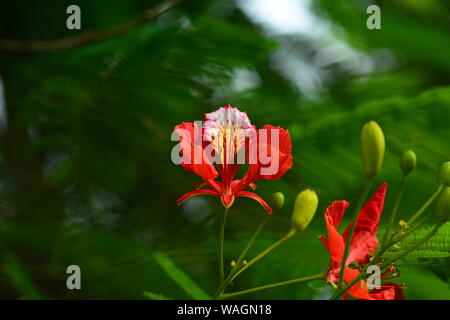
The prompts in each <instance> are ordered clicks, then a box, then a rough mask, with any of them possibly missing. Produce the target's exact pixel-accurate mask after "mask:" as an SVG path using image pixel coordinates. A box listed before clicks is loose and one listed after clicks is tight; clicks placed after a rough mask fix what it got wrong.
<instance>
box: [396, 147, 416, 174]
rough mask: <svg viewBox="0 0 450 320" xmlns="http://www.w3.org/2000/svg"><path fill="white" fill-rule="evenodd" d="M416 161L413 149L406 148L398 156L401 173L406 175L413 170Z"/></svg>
mask: <svg viewBox="0 0 450 320" xmlns="http://www.w3.org/2000/svg"><path fill="white" fill-rule="evenodd" d="M416 163H417V157H416V154H415V153H414V151H412V150H406V151H405V152H403V154H402V156H401V157H400V169H402V172H403V174H404V175H405V176H406V175H408V174H410V173H411V171H413V170H414V168H415V167H416Z"/></svg>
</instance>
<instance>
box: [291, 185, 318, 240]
mask: <svg viewBox="0 0 450 320" xmlns="http://www.w3.org/2000/svg"><path fill="white" fill-rule="evenodd" d="M318 204H319V198H318V197H317V194H316V193H315V192H314V191H312V190H310V189H307V190H303V191H302V192H300V193H299V194H298V195H297V198H296V199H295V203H294V209H293V210H292V227H293V229H295V231H297V232H298V231H303V230H305V229H306V227H307V226H308V225H309V223H310V222H311V220H312V218H313V217H314V214H315V213H316V210H317V205H318Z"/></svg>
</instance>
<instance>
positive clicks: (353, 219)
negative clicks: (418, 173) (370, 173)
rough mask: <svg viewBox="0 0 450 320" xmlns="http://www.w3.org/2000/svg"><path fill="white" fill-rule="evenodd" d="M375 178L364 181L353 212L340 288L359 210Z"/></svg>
mask: <svg viewBox="0 0 450 320" xmlns="http://www.w3.org/2000/svg"><path fill="white" fill-rule="evenodd" d="M373 179H374V177H370V178H366V180H365V182H364V189H363V192H362V193H361V196H360V197H359V200H358V203H357V205H356V207H355V211H354V212H353V216H352V221H351V226H350V231H349V233H348V237H347V241H346V243H345V250H344V256H343V258H342V263H341V271H340V273H339V280H338V287H339V288H341V286H342V281H343V278H344V270H345V265H346V262H347V258H348V255H349V253H350V244H351V243H352V238H353V231H354V230H355V226H356V220H357V219H358V215H359V212H360V211H361V209H362V207H363V204H364V202H365V201H366V198H367V195H368V194H369V191H370V187H371V186H372V183H373Z"/></svg>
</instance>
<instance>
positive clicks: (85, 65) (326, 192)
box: [0, 0, 450, 299]
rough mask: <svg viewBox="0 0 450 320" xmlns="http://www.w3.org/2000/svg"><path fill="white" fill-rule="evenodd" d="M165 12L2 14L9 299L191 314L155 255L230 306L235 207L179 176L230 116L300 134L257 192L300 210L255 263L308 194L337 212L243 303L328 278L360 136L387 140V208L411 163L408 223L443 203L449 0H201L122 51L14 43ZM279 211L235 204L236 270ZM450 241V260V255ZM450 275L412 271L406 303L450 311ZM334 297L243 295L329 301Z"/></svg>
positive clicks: (267, 236)
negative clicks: (76, 271)
mask: <svg viewBox="0 0 450 320" xmlns="http://www.w3.org/2000/svg"><path fill="white" fill-rule="evenodd" d="M159 3H160V2H157V1H153V0H146V1H143V0H127V1H103V0H97V1H90V0H77V1H72V0H71V1H66V0H61V1H58V2H56V1H50V0H49V1H43V0H39V1H37V0H32V1H24V0H19V1H17V0H15V1H12V0H11V1H10V0H2V1H1V2H0V48H1V51H0V77H1V80H0V129H1V135H0V142H1V150H0V288H1V289H0V298H4V299H26V298H28V299H29V298H32V299H34V298H56V299H144V298H145V297H144V296H143V292H144V291H148V290H149V291H152V292H156V293H161V294H164V295H165V296H168V297H171V298H175V299H183V298H189V296H187V295H186V293H185V292H183V291H182V290H181V289H180V288H179V287H178V286H177V285H176V284H175V283H174V281H173V280H172V279H170V277H168V276H167V274H166V273H165V272H164V271H163V269H162V268H161V266H160V265H159V264H158V263H157V262H156V261H155V259H154V256H153V255H154V253H155V252H157V251H158V252H164V253H165V254H166V255H168V256H169V257H170V258H171V259H172V260H173V261H174V262H175V263H176V264H177V266H178V267H179V268H180V269H182V270H184V272H186V273H187V274H188V275H189V276H190V277H191V278H192V279H193V280H194V281H196V282H197V283H198V285H199V286H200V287H202V288H203V289H204V290H205V291H206V292H208V293H212V292H214V290H215V289H216V287H217V263H218V257H217V252H218V249H217V248H218V240H217V238H218V217H219V213H220V212H221V211H222V210H223V208H222V207H221V205H220V202H219V201H218V200H217V199H213V198H208V197H198V198H195V199H192V200H190V201H188V202H187V203H186V204H185V205H182V206H179V207H178V206H176V204H175V200H176V199H177V198H178V197H179V196H180V195H182V194H184V193H185V192H187V191H190V190H192V188H193V186H194V185H195V184H197V183H199V182H200V181H199V178H198V177H197V176H195V175H194V174H192V173H190V172H186V171H184V170H182V169H181V168H180V167H179V166H176V165H174V164H173V163H172V162H171V160H170V152H171V150H172V148H173V146H174V145H175V144H176V143H175V142H172V141H171V140H170V135H171V133H172V130H173V127H174V126H175V125H177V124H179V123H181V122H183V121H193V120H202V117H203V113H205V112H211V111H214V110H216V109H217V108H218V107H220V106H224V105H226V104H231V105H233V106H236V107H238V108H239V109H241V110H243V111H247V113H248V115H249V117H250V119H251V120H252V122H253V124H255V125H256V126H257V127H260V126H262V125H264V124H266V123H269V124H272V125H279V126H282V127H284V128H287V129H289V130H290V133H291V137H292V140H293V152H294V167H293V169H292V170H290V171H289V172H288V173H287V174H286V175H285V176H284V177H283V178H282V179H281V180H280V181H276V182H273V181H261V182H260V183H259V187H258V193H259V194H261V195H262V196H264V197H268V196H269V195H270V194H272V193H273V192H276V191H282V192H283V193H284V194H285V195H286V199H287V201H286V204H285V206H284V208H283V209H282V210H281V211H280V212H278V213H277V214H276V215H275V216H274V217H273V218H272V220H271V221H270V223H269V224H268V225H267V227H266V228H265V229H264V232H263V233H262V234H261V236H260V238H258V240H257V243H256V244H255V246H254V248H253V249H252V250H251V252H250V257H251V256H253V255H255V254H256V253H258V252H259V251H261V250H262V249H264V248H265V247H266V246H268V245H269V244H271V243H272V242H273V241H275V240H277V239H278V238H279V237H281V236H282V235H283V234H284V233H285V232H286V231H287V230H288V229H289V227H290V222H289V221H290V215H291V209H292V204H293V200H294V198H295V196H296V194H297V193H298V192H299V191H301V190H303V189H304V188H312V189H314V190H315V191H316V192H317V193H318V195H319V198H320V205H319V210H318V213H317V215H316V217H315V219H314V220H313V223H312V224H311V225H310V227H309V228H308V229H307V230H306V231H305V232H304V233H303V234H301V235H298V236H297V237H296V238H294V239H293V240H291V241H290V242H288V243H286V244H285V245H284V246H283V247H281V248H280V249H278V250H277V251H276V252H273V254H271V255H270V256H268V257H267V258H265V259H264V260H262V261H261V262H259V263H258V264H256V265H255V266H254V267H252V268H251V269H249V271H248V272H246V273H244V274H242V276H241V277H240V278H239V280H238V281H236V283H235V284H234V288H233V290H236V289H241V288H250V287H253V286H258V285H263V284H268V283H271V282H276V281H282V280H288V279H291V278H296V277H301V276H307V275H311V274H316V273H319V272H321V271H322V270H325V269H326V268H327V266H328V260H329V258H328V254H327V252H326V250H325V249H324V248H323V247H322V245H321V243H320V242H319V240H318V235H320V234H324V233H325V224H324V221H323V211H324V209H325V207H326V206H327V205H329V204H330V203H331V201H333V200H337V199H346V200H348V201H350V202H351V203H355V201H356V199H357V197H358V195H359V192H360V189H361V187H362V175H361V170H360V162H359V132H360V129H361V127H362V125H363V124H364V123H365V122H366V121H368V120H376V121H377V122H378V123H379V124H380V125H381V126H382V128H383V129H384V132H385V135H386V143H387V151H386V157H385V164H384V167H383V170H382V172H381V174H380V175H379V176H378V177H377V181H376V185H379V184H381V183H382V182H384V181H387V182H389V183H390V186H389V193H388V196H387V200H386V209H387V210H389V209H390V208H391V207H392V200H393V198H394V196H395V194H396V192H397V190H398V185H399V180H400V171H399V169H398V160H397V159H398V156H399V154H400V153H401V152H402V151H403V150H405V149H407V148H412V149H413V150H415V151H416V153H417V155H418V166H417V170H416V171H415V172H414V173H413V174H412V176H411V177H410V181H409V184H408V185H407V187H406V190H405V197H404V201H403V202H402V204H401V209H400V212H399V215H400V217H408V216H409V215H411V214H412V213H413V212H414V211H415V210H416V209H417V208H418V207H419V205H421V204H422V203H423V202H424V201H425V200H426V199H427V198H428V197H429V195H431V194H432V193H433V192H434V190H435V189H436V171H437V168H438V166H439V163H440V162H442V161H444V160H449V159H450V148H449V141H450V130H449V125H450V82H449V77H450V59H449V57H450V41H449V39H450V3H449V2H448V1H446V0H427V1H423V0H397V1H362V0H344V1H326V0H319V1H312V0H282V1H275V0H236V1H231V0H217V1H212V0H209V1H207V0H205V1H200V0H197V1H192V0H191V1H183V2H181V3H178V4H173V3H171V4H172V5H173V7H172V8H171V9H170V10H168V11H167V12H166V13H164V14H162V15H161V16H159V17H157V18H155V19H153V20H152V21H149V22H148V23H145V24H143V25H141V26H137V27H136V28H132V30H131V31H130V32H128V33H126V34H125V35H123V36H118V37H114V38H112V39H109V40H106V41H96V42H94V43H92V44H89V45H84V46H77V47H75V48H71V49H68V50H61V51H58V50H57V51H54V50H49V51H48V50H43V52H30V50H28V49H27V48H29V47H27V46H24V47H19V48H16V50H14V51H12V50H11V48H9V49H8V46H7V45H6V43H7V41H6V40H5V39H15V40H20V41H23V42H24V43H26V41H29V40H46V39H57V38H61V37H68V36H73V35H74V34H78V33H83V32H88V31H94V32H95V31H96V30H103V29H105V28H109V27H113V26H118V25H123V24H124V23H126V22H127V21H129V20H130V19H133V18H135V17H137V16H139V15H141V14H142V13H143V12H144V11H145V10H146V9H148V8H151V7H153V6H155V5H157V4H159ZM71 4H77V5H79V6H80V8H81V17H82V29H81V30H68V29H67V28H66V19H67V17H68V15H67V14H66V8H67V6H68V5H71ZM370 4H378V5H379V6H380V8H381V19H382V21H381V26H382V29H381V30H368V29H367V27H366V19H367V18H368V16H369V15H368V14H367V13H366V8H367V6H368V5H370ZM373 191H374V190H372V192H373ZM431 211H432V210H431ZM265 214H266V213H265V212H264V211H263V210H262V209H261V208H260V207H259V206H258V205H257V204H256V203H254V202H253V201H252V200H250V199H238V200H237V201H236V202H235V205H234V206H233V207H232V209H231V211H230V214H229V219H228V223H227V230H226V243H225V255H226V259H227V261H228V262H229V261H231V259H233V258H235V257H236V256H237V255H238V253H239V252H240V250H241V249H242V248H243V246H244V245H245V243H246V241H247V240H248V239H249V237H250V235H251V233H252V232H253V231H254V229H255V228H256V226H257V224H258V223H259V221H260V220H262V219H263V218H264V216H265ZM430 214H432V213H430ZM381 228H383V226H381ZM448 235H450V233H448ZM443 241H444V242H446V247H445V246H444V247H443V249H442V250H443V252H444V254H445V253H446V254H447V256H448V255H449V251H450V249H448V248H449V246H450V244H449V242H450V239H449V238H448V237H444V238H443ZM446 250H447V251H446ZM444 256H445V255H444ZM439 261H440V262H442V263H444V265H445V263H447V268H442V266H441V267H439V268H436V267H430V266H420V267H417V266H404V267H401V268H400V270H401V278H400V279H398V280H399V282H404V283H405V284H406V287H407V290H406V296H407V298H410V299H450V290H449V284H448V273H449V272H448V271H449V268H448V266H449V262H448V258H447V259H440V260H439ZM72 264H76V265H79V266H80V267H81V270H82V290H72V291H71V290H68V289H67V288H66V278H67V276H68V275H67V274H66V267H67V266H68V265H72ZM322 285H323V283H320V284H316V283H311V284H310V285H307V284H301V285H294V286H290V287H284V288H278V289H274V290H271V291H264V292H260V293H258V294H253V295H248V296H243V298H260V299H313V298H318V297H320V290H321V289H320V288H319V287H320V286H322ZM318 288H319V289H320V290H319V289H318Z"/></svg>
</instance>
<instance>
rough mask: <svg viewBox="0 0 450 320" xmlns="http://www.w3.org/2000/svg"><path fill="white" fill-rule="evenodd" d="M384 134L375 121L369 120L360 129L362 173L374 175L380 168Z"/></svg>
mask: <svg viewBox="0 0 450 320" xmlns="http://www.w3.org/2000/svg"><path fill="white" fill-rule="evenodd" d="M384 148H385V142H384V134H383V130H381V128H380V126H379V125H378V124H377V123H376V122H375V121H369V122H368V123H366V124H365V125H364V127H363V128H362V131H361V162H362V168H363V171H364V174H365V175H366V176H368V177H369V178H372V177H374V176H375V175H376V174H377V173H378V172H379V171H380V169H381V166H382V164H383V158H384Z"/></svg>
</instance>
